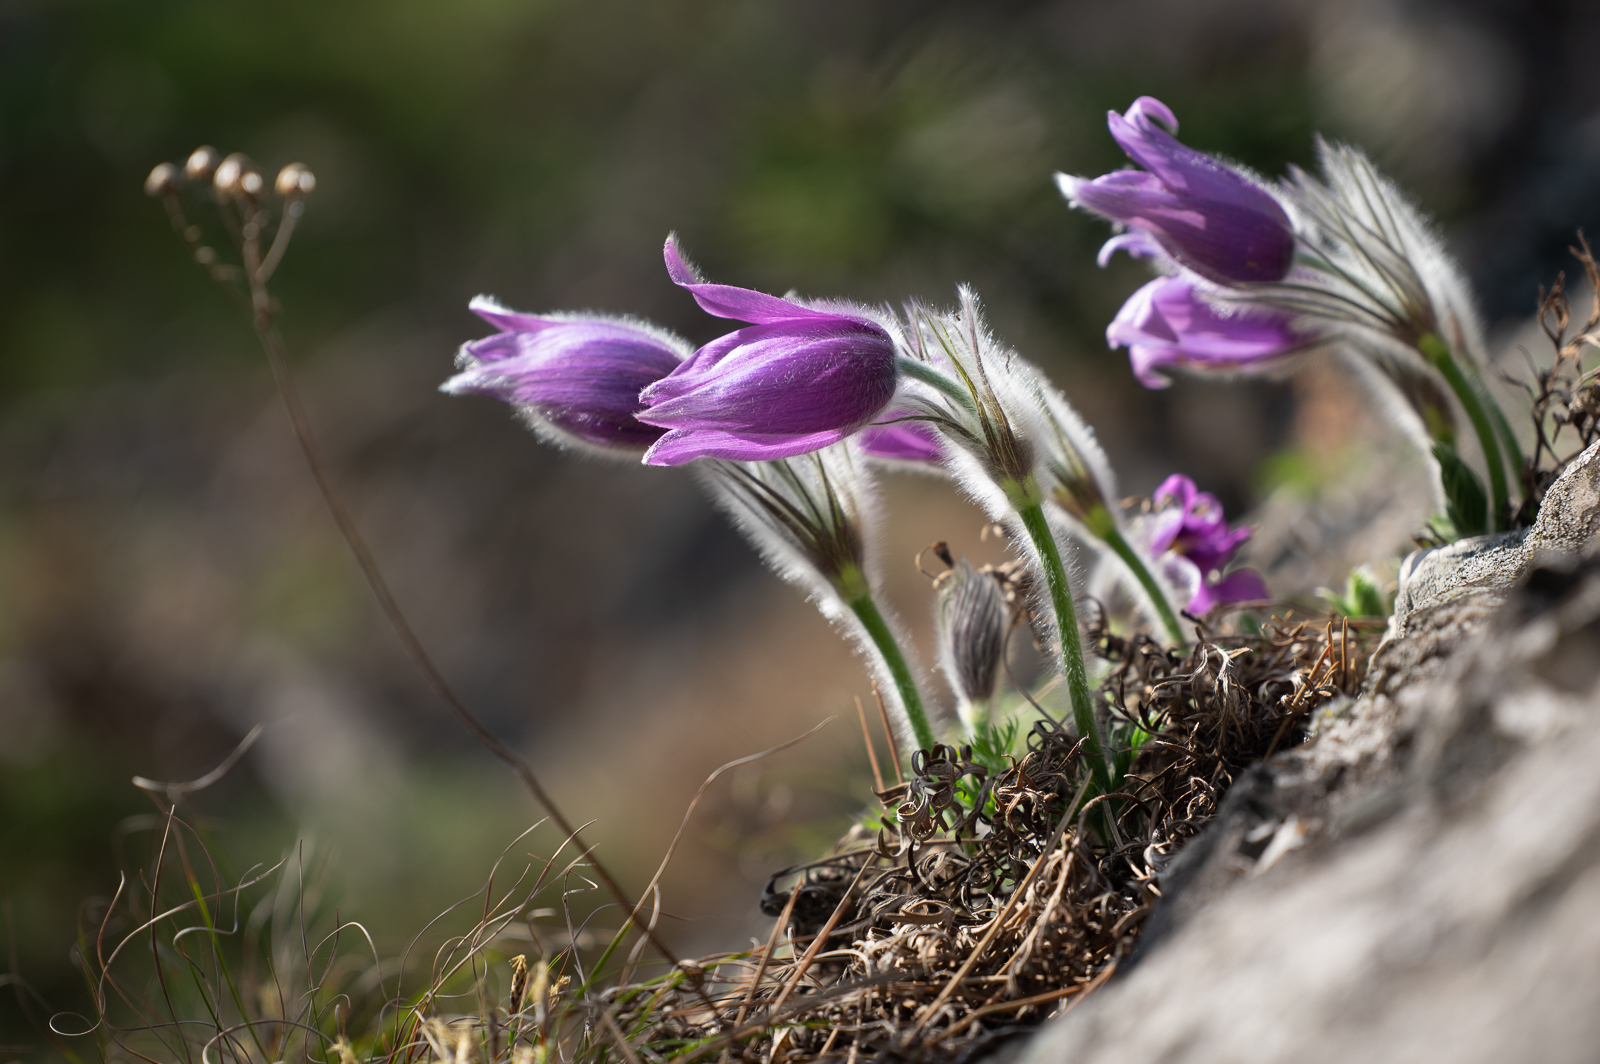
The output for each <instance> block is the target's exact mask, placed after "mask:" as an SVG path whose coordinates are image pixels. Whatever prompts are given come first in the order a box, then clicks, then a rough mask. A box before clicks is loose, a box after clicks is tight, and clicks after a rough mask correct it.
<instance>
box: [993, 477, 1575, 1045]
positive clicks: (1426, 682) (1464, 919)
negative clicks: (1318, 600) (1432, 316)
mask: <svg viewBox="0 0 1600 1064" xmlns="http://www.w3.org/2000/svg"><path fill="white" fill-rule="evenodd" d="M1597 542H1600V446H1597V447H1593V448H1590V449H1589V450H1588V451H1586V452H1585V453H1584V454H1583V455H1582V456H1581V457H1580V458H1579V459H1578V460H1577V461H1575V462H1574V463H1573V464H1572V466H1571V467H1569V469H1568V470H1567V471H1566V473H1565V474H1564V475H1563V476H1562V478H1561V479H1560V480H1559V481H1558V482H1557V483H1556V484H1555V485H1554V486H1553V487H1552V488H1551V490H1550V492H1549V493H1548V495H1547V496H1546V499H1545V503H1544V506H1543V508H1542V510H1541V512H1540V515H1539V519H1538V522H1537V523H1536V525H1535V526H1534V527H1533V528H1531V529H1529V530H1527V531H1526V532H1523V533H1519V534H1513V535H1505V536H1498V537H1482V538H1480V539H1477V540H1473V541H1470V542H1464V543H1458V544H1454V545H1452V546H1451V547H1448V548H1443V549H1440V550H1435V551H1430V552H1419V554H1418V555H1414V556H1413V557H1412V558H1410V559H1407V564H1406V566H1405V567H1404V569H1403V579H1402V584H1401V588H1400V594H1399V599H1398V603H1397V608H1396V615H1395V618H1394V620H1393V621H1392V622H1391V626H1390V630H1389V633H1388V635H1387V636H1386V638H1385V641H1384V643H1383V645H1382V646H1381V647H1380V648H1379V650H1378V652H1377V653H1376V654H1375V656H1374V660H1373V663H1372V667H1371V669H1370V671H1369V673H1368V677H1367V681H1366V684H1365V687H1364V689H1363V691H1362V694H1361V697H1360V698H1359V699H1357V700H1356V701H1355V702H1354V703H1353V704H1352V706H1351V707H1350V709H1349V711H1348V712H1347V713H1345V714H1343V715H1342V716H1340V717H1338V718H1337V719H1335V720H1332V721H1331V722H1329V723H1327V724H1326V725H1325V726H1323V727H1322V728H1321V729H1320V730H1319V731H1318V734H1317V735H1316V737H1315V739H1314V740H1313V741H1311V742H1309V743H1307V744H1306V745H1305V746H1302V747H1300V748H1298V749H1296V750H1291V751H1288V752H1286V753H1284V754H1281V755H1279V756H1278V757H1275V758H1273V759H1272V760H1271V761H1269V762H1267V763H1265V764H1263V765H1261V766H1259V767H1258V768H1257V769H1255V770H1253V772H1252V773H1250V774H1248V775H1247V776H1246V777H1245V778H1244V779H1242V780H1241V781H1240V782H1239V783H1238V784H1237V785H1236V786H1235V787H1234V789H1233V791H1232V792H1231V793H1230V795H1229V798H1228V800H1227V801H1226V802H1225V804H1224V808H1223V810H1222V812H1221V814H1220V815H1219V816H1218V817H1217V819H1216V821H1214V822H1213V824H1212V825H1211V827H1210V828H1208V830H1207V831H1206V832H1205V833H1204V834H1203V835H1202V836H1201V837H1200V838H1198V839H1196V840H1195V842H1194V843H1192V844H1191V845H1190V847H1189V848H1188V850H1186V851H1185V852H1184V854H1182V855H1180V858H1179V859H1178V860H1177V861H1175V862H1174V865H1173V867H1172V868H1171V869H1170V870H1169V872H1168V874H1167V876H1166V878H1165V880H1164V883H1163V890H1164V895H1165V897H1164V900H1163V903H1162V905H1161V907H1160V908H1159V909H1158V911H1157V912H1156V913H1155V914H1154V915H1153V916H1152V918H1151V921H1150V924H1149V926H1148V928H1147V931H1146V934H1145V936H1144V939H1143V940H1142V942H1141V945H1140V947H1139V949H1138V951H1137V952H1136V954H1135V955H1134V956H1132V957H1129V958H1126V959H1125V960H1124V962H1123V965H1122V967H1121V970H1120V971H1119V972H1118V973H1117V975H1116V977H1115V978H1113V979H1112V980H1111V981H1110V982H1108V983H1107V984H1106V985H1105V987H1103V988H1102V989H1100V990H1099V991H1097V992H1096V993H1094V994H1093V995H1091V996H1090V997H1089V998H1087V999H1085V1000H1084V1001H1083V1004H1082V1006H1081V1007H1078V1008H1075V1009H1073V1010H1072V1011H1071V1012H1070V1013H1069V1014H1067V1015H1066V1016H1064V1017H1062V1018H1061V1019H1059V1020H1056V1021H1054V1022H1053V1023H1052V1024H1051V1025H1049V1026H1047V1027H1046V1028H1045V1029H1044V1030H1043V1031H1041V1032H1040V1034H1039V1035H1038V1036H1037V1037H1036V1038H1035V1040H1034V1041H1033V1043H1032V1045H1030V1046H1029V1047H1028V1049H1027V1051H1026V1053H1025V1054H1024V1056H1023V1058H1022V1059H1023V1060H1024V1062H1025V1064H1045V1062H1052V1064H1053V1062H1056V1061H1071V1062H1073V1064H1093V1062H1098V1061H1105V1062H1112V1061H1115V1062H1117V1064H1132V1062H1138V1061H1162V1062H1179V1061H1182V1062H1201V1061H1229V1062H1251V1061H1282V1060H1293V1061H1295V1062H1296V1064H1310V1062H1317V1061H1330V1062H1331V1061H1367V1060H1374V1061H1412V1060H1416V1061H1480V1060H1481V1061H1491V1060H1492V1061H1495V1062H1497V1064H1504V1062H1506V1061H1522V1060H1540V1061H1568V1060H1571V1061H1579V1060H1584V1061H1588V1060H1594V1059H1596V1058H1597V1057H1600V916H1597V915H1596V914H1597V913H1600V557H1597V556H1596V555H1597V551H1596V546H1597Z"/></svg>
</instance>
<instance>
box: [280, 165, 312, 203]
mask: <svg viewBox="0 0 1600 1064" xmlns="http://www.w3.org/2000/svg"><path fill="white" fill-rule="evenodd" d="M273 187H275V188H276V189H277V190H278V195H280V196H282V197H284V198H285V199H287V198H289V197H290V196H309V195H310V194H311V193H313V192H315V191H316V190H317V175H315V174H313V173H312V172H311V171H310V170H308V169H306V164H305V163H290V164H289V165H288V166H285V167H284V168H283V169H282V170H279V171H278V180H277V181H276V182H275V183H274V186H273Z"/></svg>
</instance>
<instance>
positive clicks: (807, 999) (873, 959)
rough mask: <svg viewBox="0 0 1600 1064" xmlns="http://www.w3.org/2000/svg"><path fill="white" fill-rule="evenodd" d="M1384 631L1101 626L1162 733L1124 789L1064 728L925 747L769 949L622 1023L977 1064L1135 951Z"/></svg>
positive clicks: (684, 1046) (642, 1041)
mask: <svg viewBox="0 0 1600 1064" xmlns="http://www.w3.org/2000/svg"><path fill="white" fill-rule="evenodd" d="M1377 634H1378V633H1377V630H1376V626H1375V625H1373V624H1371V623H1360V624H1354V625H1353V624H1351V623H1350V622H1339V623H1335V622H1333V621H1328V622H1326V623H1321V624H1318V623H1311V622H1289V621H1274V622H1272V623H1270V624H1269V625H1268V626H1267V628H1266V629H1265V630H1264V631H1263V632H1262V633H1261V634H1260V635H1255V636H1215V637H1213V638H1211V639H1203V640H1202V641H1201V642H1200V643H1199V644H1198V645H1196V646H1195V647H1193V648H1192V649H1190V650H1186V651H1182V652H1178V651H1170V650H1166V649H1164V648H1162V647H1161V646H1160V645H1158V644H1157V643H1155V642H1153V641H1151V640H1149V639H1148V638H1146V637H1143V636H1138V637H1135V638H1134V639H1131V640H1125V639H1121V638H1118V637H1115V636H1109V635H1106V634H1104V633H1099V634H1098V638H1097V643H1098V646H1099V649H1100V652H1101V654H1102V656H1104V657H1106V658H1108V659H1109V660H1111V661H1112V662H1113V663H1114V666H1113V668H1112V671H1111V673H1110V675H1109V676H1108V678H1107V680H1106V682H1105V684H1104V686H1103V687H1102V695H1103V698H1104V701H1105V706H1106V709H1107V712H1108V714H1109V717H1110V719H1111V721H1112V723H1113V724H1116V723H1117V722H1121V723H1122V725H1123V728H1122V730H1123V731H1124V732H1125V733H1130V734H1131V732H1132V729H1133V727H1134V726H1137V727H1139V728H1140V729H1142V730H1144V731H1145V732H1147V733H1149V738H1148V739H1147V740H1146V741H1145V742H1143V743H1142V744H1141V745H1140V746H1139V747H1138V749H1137V750H1136V751H1135V750H1130V751H1128V752H1127V753H1126V754H1125V755H1124V756H1125V757H1126V758H1127V759H1128V760H1129V761H1130V763H1129V765H1128V770H1127V772H1126V774H1125V775H1124V776H1123V777H1122V780H1123V783H1122V787H1121V790H1120V791H1119V792H1118V793H1116V794H1114V795H1110V796H1105V797H1101V798H1096V799H1093V800H1091V801H1089V802H1087V803H1082V804H1080V802H1081V799H1082V797H1083V795H1084V793H1085V790H1086V784H1085V782H1084V781H1086V780H1087V779H1088V774H1087V772H1086V771H1085V766H1084V765H1083V764H1082V758H1083V754H1082V752H1081V750H1080V749H1079V745H1078V743H1077V741H1076V739H1075V737H1074V736H1072V735H1071V734H1070V733H1069V732H1068V731H1066V730H1065V729H1064V728H1062V727H1061V725H1059V724H1058V723H1056V722H1054V721H1049V720H1041V721H1039V722H1038V723H1036V724H1035V725H1034V728H1033V730H1032V732H1031V734H1030V735H1029V738H1028V752H1027V754H1026V755H1025V756H1024V757H1022V758H1021V760H1020V761H1014V763H1013V764H1012V765H1011V766H1010V767H1009V768H1008V769H1007V770H1006V771H1004V772H1000V773H995V774H990V773H988V772H987V771H986V770H985V769H984V768H983V767H982V766H981V765H978V764H976V763H975V762H973V761H972V760H971V757H970V754H969V753H968V752H967V751H965V750H962V751H958V750H955V749H952V748H950V747H945V746H940V747H935V748H934V749H933V750H931V751H919V752H918V754H917V756H916V758H915V759H914V764H913V769H914V776H913V778H912V779H911V780H910V781H908V782H907V783H905V784H902V785H901V786H898V787H893V788H890V789H889V790H887V791H885V792H883V793H882V795H881V796H880V797H881V798H882V799H883V801H884V805H885V810H886V815H885V817H884V823H885V826H884V828H883V829H882V830H880V831H879V833H878V835H877V838H876V839H875V840H873V839H870V837H869V834H868V832H866V830H865V829H862V828H858V829H856V830H855V831H854V832H853V833H852V834H851V835H849V836H847V837H846V838H845V839H844V840H843V841H842V842H841V844H840V851H841V852H838V853H836V854H834V855H833V856H830V857H828V858H825V859H823V860H821V861H817V862H815V863H813V864H810V865H807V866H803V867H800V868H795V869H789V870H786V872H784V873H780V874H779V875H778V876H775V877H774V879H773V883H772V884H769V887H768V890H767V893H766V894H765V896H764V897H763V899H762V903H763V908H764V910H765V911H766V912H767V913H768V914H769V915H773V916H777V917H778V918H779V919H778V924H777V926H776V927H775V928H774V930H773V934H772V937H771V939H769V941H768V943H767V944H766V945H765V946H764V947H762V948H760V949H757V950H755V951H753V952H751V953H748V954H739V955H728V956H723V957H715V958H707V959H705V960H702V961H699V962H697V964H696V965H695V966H694V970H695V972H696V976H695V979H694V984H695V988H694V989H695V993H693V994H691V993H690V987H689V986H688V985H687V984H685V985H683V986H680V987H677V988H674V989H671V990H667V991H662V992H657V993H652V994H649V995H644V994H640V993H639V992H638V991H639V989H641V988H617V989H615V990H613V991H611V992H610V994H609V995H608V996H609V997H610V999H611V1000H613V1001H614V1002H616V1003H617V1013H616V1018H617V1021H618V1023H619V1024H620V1025H621V1027H622V1028H623V1029H633V1030H636V1031H638V1032H639V1037H638V1039H637V1040H636V1041H635V1045H636V1046H639V1047H640V1048H642V1049H643V1048H647V1049H648V1051H649V1052H650V1053H651V1054H654V1055H657V1056H659V1057H661V1058H663V1059H670V1060H676V1061H682V1062H687V1061H689V1060H713V1059H723V1060H733V1059H737V1060H741V1061H752V1062H754V1061H761V1062H766V1061H773V1060H785V1061H791V1062H797V1061H811V1060H821V1059H841V1060H846V1061H855V1060H858V1059H867V1058H882V1057H893V1058H896V1059H898V1058H906V1059H916V1060H928V1061H961V1060H965V1059H967V1058H969V1057H971V1056H973V1055H975V1054H977V1053H979V1052H981V1051H982V1050H983V1048H984V1047H985V1046H988V1045H991V1044H992V1043H993V1042H994V1041H995V1040H997V1039H1003V1038H1006V1037H1008V1036H1010V1035H1012V1034H1014V1033H1017V1032H1018V1031H1021V1030H1025V1029H1027V1028H1030V1027H1032V1026H1034V1025H1036V1024H1038V1023H1039V1022H1041V1021H1042V1020H1043V1019H1045V1018H1047V1017H1048V1016H1050V1015H1052V1014H1055V1013H1058V1012H1060V1011H1062V1010H1064V1009H1066V1008H1070V1007H1072V1005H1073V1003H1075V1002H1076V1001H1078V1000H1081V999H1082V997H1083V996H1084V995H1085V994H1086V993H1087V992H1088V991H1090V990H1092V989H1093V988H1094V987H1095V986H1097V985H1098V984H1099V982H1101V981H1103V980H1104V979H1105V978H1106V977H1108V976H1109V974H1110V973H1111V972H1112V971H1113V970H1114V968H1115V966H1116V963H1117V961H1118V959H1119V958H1120V957H1122V956H1125V955H1126V953H1127V951H1128V949H1129V948H1130V946H1131V945H1132V944H1133V942H1134V941H1135V939H1136V937H1137V935H1138V932H1139V928H1140V926H1141V924H1142V921H1143V919H1144V917H1145V916H1146V914H1147V913H1148V912H1149V910H1150V907H1151V905H1152V904H1154V902H1155V901H1156V900H1157V899H1158V898H1159V897H1160V887H1159V881H1160V871H1159V870H1160V868H1161V867H1163V866H1164V865H1165V863H1166V861H1167V860H1168V859H1169V858H1170V857H1171V855H1172V854H1173V853H1174V852H1175V851H1176V849H1177V848H1178V847H1180V846H1181V845H1182V844H1183V842H1184V841H1186V840H1187V839H1189V838H1191V837H1192V836H1194V835H1195V834H1197V833H1198V832H1199V831H1200V829H1201V828H1202V827H1203V826H1204V825H1205V823H1206V822H1207V821H1208V820H1209V819H1210V818H1211V817H1212V816H1214V815H1215V814H1216V811H1217V808H1218V805H1219V803H1220V802H1221V800H1222V797H1223V795H1224V794H1225V793H1226V792H1227V790H1228V787H1229V786H1230V785H1231V784H1232V783H1233V781H1234V780H1235V778H1237V776H1238V775H1239V774H1240V773H1241V772H1242V771H1243V770H1244V769H1246V768H1248V767H1249V766H1250V765H1252V764H1254V763H1255V762H1257V761H1259V760H1261V759H1262V758H1263V757H1265V756H1267V755H1268V754H1269V753H1270V752H1272V751H1274V750H1276V749H1281V748H1283V747H1286V746H1288V745H1292V744H1294V743H1297V742H1299V741H1300V740H1301V738H1302V736H1303V734H1304V725H1305V722H1306V720H1307V719H1308V717H1309V715H1310V713H1311V711H1312V710H1313V709H1315V708H1317V707H1319V706H1321V705H1324V704H1325V703H1327V702H1328V701H1329V700H1330V699H1332V698H1334V697H1336V696H1337V695H1340V694H1345V695H1351V694H1354V693H1355V691H1356V690H1357V688H1358V687H1359V685H1360V682H1361V679H1362V676H1363V675H1364V673H1365V669H1366V661H1367V657H1368V654H1369V653H1370V651H1371V649H1372V646H1373V644H1374V643H1375V642H1376V638H1377ZM974 796H976V800H974ZM1107 812H1109V813H1110V814H1111V815H1110V816H1109V817H1106V818H1105V819H1100V817H1101V814H1103V813H1107ZM1097 824H1098V825H1099V826H1098V828H1097V827H1096V825H1097ZM1105 836H1109V838H1108V837H1105ZM789 879H792V881H793V883H792V886H791V887H790V888H789V889H788V890H784V891H779V890H777V889H775V887H776V884H777V883H778V882H780V881H783V880H789ZM708 1000H709V1004H708ZM625 1002H626V1003H625Z"/></svg>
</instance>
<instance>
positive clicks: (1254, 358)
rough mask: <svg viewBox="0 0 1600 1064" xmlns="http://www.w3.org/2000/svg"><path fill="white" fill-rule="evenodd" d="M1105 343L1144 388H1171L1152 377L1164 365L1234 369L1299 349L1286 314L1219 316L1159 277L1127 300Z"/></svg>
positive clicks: (1181, 286)
mask: <svg viewBox="0 0 1600 1064" xmlns="http://www.w3.org/2000/svg"><path fill="white" fill-rule="evenodd" d="M1106 343H1108V344H1110V345H1111V346H1112V347H1114V348H1116V347H1126V348H1127V349H1128V358H1129V360H1130V361H1131V362H1132V363H1133V373H1134V376H1136V377H1138V378H1139V382H1140V383H1141V384H1143V385H1144V386H1145V387H1146V388H1165V387H1166V386H1167V385H1168V384H1169V383H1171V382H1170V381H1168V380H1167V379H1166V378H1165V377H1163V376H1161V375H1160V374H1159V373H1157V372H1156V371H1157V370H1158V369H1160V368H1161V367H1163V366H1172V365H1192V366H1202V367H1207V368H1211V369H1238V368H1241V367H1245V366H1249V365H1251V364H1253V363H1260V362H1264V361H1266V360H1269V359H1273V358H1277V357H1279V356H1280V355H1286V354H1289V353H1290V352H1292V351H1294V350H1296V349H1298V348H1299V347H1301V346H1303V341H1302V340H1301V339H1299V338H1298V337H1296V336H1295V334H1294V333H1293V332H1292V331H1291V330H1290V328H1289V316H1288V315H1287V314H1283V313H1281V312H1278V311H1271V310H1265V309H1261V308H1256V307H1252V308H1250V309H1249V310H1242V311H1241V312H1240V313H1238V314H1234V315H1224V314H1222V313H1221V312H1219V311H1218V309H1217V308H1216V307H1214V306H1212V305H1211V304H1210V303H1208V302H1206V301H1205V300H1204V299H1202V298H1201V297H1200V294H1199V293H1198V292H1197V291H1196V290H1195V286H1194V284H1193V283H1192V282H1191V281H1188V280H1186V279H1184V278H1182V277H1158V278H1156V279H1155V280H1154V281H1151V282H1150V283H1149V284H1147V285H1145V286H1144V287H1143V288H1141V289H1139V290H1138V291H1137V292H1135V293H1134V294H1133V295H1131V296H1129V297H1128V301H1127V302H1126V303H1124V304H1123V305H1122V309H1121V310H1119V311H1118V312H1117V316H1116V317H1115V318H1113V319H1112V321H1111V324H1110V325H1108V326H1107V327H1106Z"/></svg>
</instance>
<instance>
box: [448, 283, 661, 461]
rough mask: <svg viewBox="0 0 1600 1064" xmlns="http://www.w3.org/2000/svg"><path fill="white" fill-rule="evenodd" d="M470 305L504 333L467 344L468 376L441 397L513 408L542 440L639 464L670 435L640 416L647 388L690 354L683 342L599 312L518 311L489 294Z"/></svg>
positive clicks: (464, 365)
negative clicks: (483, 399)
mask: <svg viewBox="0 0 1600 1064" xmlns="http://www.w3.org/2000/svg"><path fill="white" fill-rule="evenodd" d="M471 309H472V311H473V312H474V313H475V314H477V315H478V316H479V317H481V318H483V319H484V320H485V321H487V322H489V324H491V325H495V326H498V327H499V328H500V329H501V330H502V331H500V332H497V333H495V334H494V335H493V336H486V337H484V338H483V339H482V340H473V341H471V342H469V343H466V344H464V345H462V348H461V354H460V356H459V360H458V361H459V364H460V366H461V372H460V373H458V374H456V375H455V376H454V377H452V378H450V379H449V380H448V381H446V382H445V383H444V385H443V386H442V390H443V391H446V392H449V393H451V394H454V395H462V394H473V395H488V396H492V397H493V398H496V399H500V400H502V401H504V402H507V403H510V404H511V405H512V406H514V407H517V408H518V409H519V410H521V411H522V412H523V413H524V414H525V415H526V416H527V418H528V420H529V421H530V422H531V423H532V425H533V427H534V429H535V430H536V431H538V432H539V433H540V434H541V435H544V436H547V437H550V438H552V439H554V440H555V441H556V442H558V443H564V444H576V445H578V446H581V447H583V448H584V449H586V450H590V451H599V452H605V453H610V454H616V455H623V456H628V457H635V458H636V457H638V456H639V455H640V454H642V453H643V452H644V451H645V449H646V448H648V447H649V446H650V445H651V444H653V443H655V442H656V441H657V440H659V439H660V438H661V437H662V436H664V435H666V430H665V429H660V428H656V427H655V426H653V425H646V424H644V423H643V422H641V421H640V420H638V418H636V417H635V416H634V415H635V414H637V413H638V412H639V411H640V410H642V409H643V408H644V407H643V404H642V403H641V402H640V401H639V392H640V390H641V389H643V388H644V387H646V386H647V385H650V384H653V383H655V382H656V381H658V380H660V379H661V378H662V377H665V376H666V375H667V374H669V373H671V372H672V371H673V370H674V369H676V368H677V366H678V364H679V363H680V362H681V361H682V359H683V357H684V355H685V354H687V353H688V345H687V344H685V343H684V342H683V341H682V340H679V339H678V338H677V337H675V336H672V335H671V334H670V333H666V332H663V331H662V330H659V329H655V328H652V327H650V326H647V325H643V324H641V323H638V322H632V321H626V320H621V319H612V318H603V317H600V316H598V315H571V314H551V315H533V314H517V313H513V312H512V311H508V310H506V309H504V308H503V307H501V306H499V305H498V304H496V303H495V302H494V301H493V300H490V299H484V298H482V297H479V298H477V299H474V300H473V301H472V304H471Z"/></svg>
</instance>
